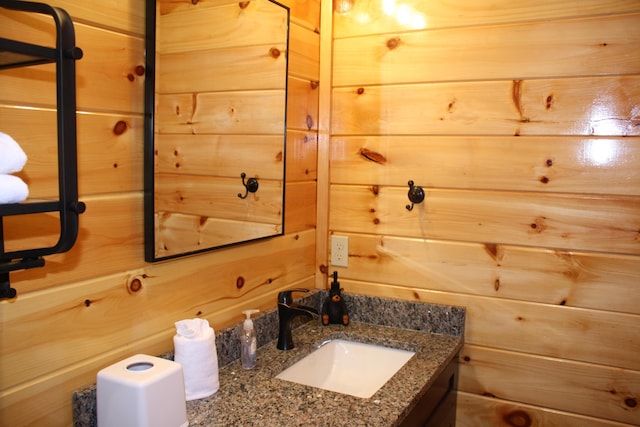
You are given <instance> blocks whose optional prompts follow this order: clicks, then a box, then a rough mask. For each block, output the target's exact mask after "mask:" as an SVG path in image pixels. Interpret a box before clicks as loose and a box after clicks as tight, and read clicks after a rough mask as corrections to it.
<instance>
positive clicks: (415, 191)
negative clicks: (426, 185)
mask: <svg viewBox="0 0 640 427" xmlns="http://www.w3.org/2000/svg"><path fill="white" fill-rule="evenodd" d="M408 184H409V192H408V193H407V196H408V197H409V201H410V202H411V204H410V205H407V206H406V208H407V210H408V211H411V210H413V205H414V204H415V203H422V201H423V200H424V190H423V189H422V187H419V186H417V185H413V181H409V182H408Z"/></svg>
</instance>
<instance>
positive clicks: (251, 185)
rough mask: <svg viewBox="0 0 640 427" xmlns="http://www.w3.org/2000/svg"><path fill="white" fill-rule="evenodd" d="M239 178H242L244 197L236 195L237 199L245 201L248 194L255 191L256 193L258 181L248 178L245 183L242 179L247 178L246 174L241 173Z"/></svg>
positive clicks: (240, 194) (239, 194)
mask: <svg viewBox="0 0 640 427" xmlns="http://www.w3.org/2000/svg"><path fill="white" fill-rule="evenodd" d="M240 177H241V178H242V185H244V189H245V192H244V196H243V195H242V193H238V197H240V198H241V199H246V198H247V196H248V195H249V193H255V192H256V191H258V179H257V178H249V179H248V180H247V182H246V183H245V182H244V179H245V178H246V177H247V174H246V173H244V172H242V173H241V174H240Z"/></svg>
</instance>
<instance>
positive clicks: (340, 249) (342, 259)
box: [331, 236, 349, 267]
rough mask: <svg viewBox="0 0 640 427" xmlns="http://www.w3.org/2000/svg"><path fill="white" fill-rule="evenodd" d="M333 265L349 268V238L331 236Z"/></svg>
mask: <svg viewBox="0 0 640 427" xmlns="http://www.w3.org/2000/svg"><path fill="white" fill-rule="evenodd" d="M331 265H335V266H336V267H348V266H349V237H347V236H331Z"/></svg>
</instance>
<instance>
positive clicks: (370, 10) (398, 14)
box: [333, 0, 640, 38]
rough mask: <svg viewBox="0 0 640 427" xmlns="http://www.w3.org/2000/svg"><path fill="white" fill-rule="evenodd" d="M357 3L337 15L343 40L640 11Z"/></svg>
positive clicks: (525, 3) (581, 5) (436, 0)
mask: <svg viewBox="0 0 640 427" xmlns="http://www.w3.org/2000/svg"><path fill="white" fill-rule="evenodd" d="M353 3H354V4H353V9H352V11H351V13H346V14H336V15H334V21H333V22H334V33H335V36H336V37H338V38H345V37H353V36H361V35H365V36H366V35H369V34H382V33H392V32H398V31H406V29H407V27H408V26H409V28H416V27H417V28H428V29H438V28H447V27H477V26H485V25H496V24H511V23H521V22H538V21H545V20H552V19H555V20H557V19H568V18H576V17H587V16H600V15H602V14H606V13H608V14H621V13H631V12H638V11H640V5H638V2H637V1H635V0H610V1H608V2H607V4H606V8H605V7H604V5H603V4H602V1H601V0H563V1H561V2H558V1H546V0H545V1H539V2H531V1H529V0H497V1H492V2H491V4H490V5H487V4H486V3H481V2H478V1H477V0H456V1H455V2H451V1H447V0H430V1H424V0H403V1H402V2H401V3H400V2H398V3H387V5H386V7H380V2H379V0H358V1H355V2H353ZM411 16H416V17H418V18H422V19H415V20H413V23H414V25H411V21H412V20H411V19H408V18H411ZM408 24H409V25H408ZM415 24H421V25H419V26H416V25H415Z"/></svg>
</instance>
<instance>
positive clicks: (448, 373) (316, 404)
mask: <svg viewBox="0 0 640 427" xmlns="http://www.w3.org/2000/svg"><path fill="white" fill-rule="evenodd" d="M294 339H295V340H296V347H295V348H293V349H292V350H288V351H281V350H278V349H276V346H275V345H266V346H263V347H261V348H260V349H259V350H258V366H257V367H256V368H255V369H254V370H250V371H245V370H244V369H242V367H241V366H240V363H239V362H238V361H235V362H233V363H231V364H229V365H227V366H225V367H223V368H222V369H221V370H220V390H218V392H217V393H216V394H214V395H213V396H211V397H209V398H205V399H200V400H196V401H191V402H187V415H188V418H189V425H190V426H231V425H233V426H242V425H269V426H271V425H273V426H343V425H354V426H355V425H363V426H385V427H387V426H418V425H419V426H422V425H425V423H426V422H427V420H429V419H430V418H431V417H432V416H433V417H436V416H437V417H443V418H450V419H451V417H452V414H450V413H447V412H446V411H447V408H449V411H450V410H451V409H453V410H454V411H455V405H451V404H450V402H448V403H447V397H448V396H449V394H451V392H453V391H454V390H455V381H456V378H457V370H456V367H457V363H456V355H457V353H458V351H459V349H460V346H461V344H462V340H461V338H460V337H451V336H444V335H437V334H431V333H426V332H421V331H413V330H407V329H399V328H391V327H384V326H379V325H372V324H367V323H357V322H353V323H351V324H350V325H349V326H348V327H343V326H339V325H330V326H322V325H320V324H319V323H317V322H308V323H306V324H305V325H303V326H301V327H300V328H298V329H296V330H295V331H294ZM328 339H346V340H350V341H357V342H365V343H370V344H377V345H384V346H391V347H394V348H400V349H405V350H411V351H415V352H416V354H415V355H414V356H413V357H412V358H411V359H410V360H409V362H407V364H406V365H404V366H403V367H402V368H401V369H400V370H399V371H398V372H397V373H396V374H395V375H394V376H393V377H392V378H391V379H390V380H389V381H388V382H387V383H386V384H385V385H384V386H382V388H380V390H378V391H377V392H376V393H375V394H374V395H373V396H372V397H371V398H368V399H363V398H359V397H355V396H350V395H347V394H341V393H335V392H331V391H326V390H322V389H318V388H315V387H309V386H305V385H301V384H297V383H293V382H290V381H285V380H281V379H278V378H276V375H278V374H279V373H280V372H281V371H282V370H284V369H285V368H287V367H289V366H290V365H292V364H294V363H295V362H297V361H298V360H300V359H302V358H303V357H304V356H306V355H307V354H309V353H310V352H312V351H313V350H315V349H316V348H317V345H319V344H321V343H322V342H324V341H326V340H328ZM441 402H442V403H441ZM441 406H442V410H443V413H439V412H438V411H437V410H439V409H440V407H441ZM453 417H455V413H454V414H453ZM427 425H428V424H427ZM433 425H438V426H446V425H448V424H441V423H438V424H433Z"/></svg>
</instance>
